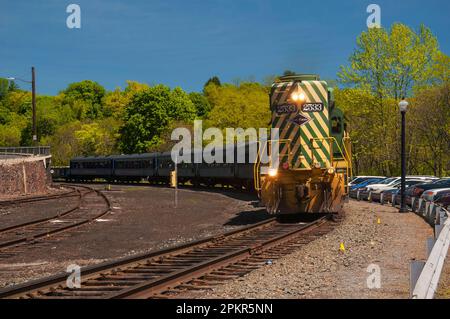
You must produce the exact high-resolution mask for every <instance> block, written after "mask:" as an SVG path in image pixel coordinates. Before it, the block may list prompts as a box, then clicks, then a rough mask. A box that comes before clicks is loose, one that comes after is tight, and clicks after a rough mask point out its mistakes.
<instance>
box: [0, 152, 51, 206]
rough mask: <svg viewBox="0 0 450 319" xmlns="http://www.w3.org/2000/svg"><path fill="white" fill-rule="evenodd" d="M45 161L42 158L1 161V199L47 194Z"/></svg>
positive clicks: (47, 184)
mask: <svg viewBox="0 0 450 319" xmlns="http://www.w3.org/2000/svg"><path fill="white" fill-rule="evenodd" d="M45 161H46V157H40V156H31V157H27V158H17V159H6V160H0V197H9V196H20V195H26V194H36V193H45V192H47V190H48V186H49V185H50V184H49V178H48V174H47V169H46V167H45V165H46V164H45Z"/></svg>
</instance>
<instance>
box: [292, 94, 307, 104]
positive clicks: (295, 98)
mask: <svg viewBox="0 0 450 319" xmlns="http://www.w3.org/2000/svg"><path fill="white" fill-rule="evenodd" d="M305 99H306V97H305V94H304V93H297V92H294V93H292V94H291V100H293V101H294V102H299V101H300V102H303V101H305Z"/></svg>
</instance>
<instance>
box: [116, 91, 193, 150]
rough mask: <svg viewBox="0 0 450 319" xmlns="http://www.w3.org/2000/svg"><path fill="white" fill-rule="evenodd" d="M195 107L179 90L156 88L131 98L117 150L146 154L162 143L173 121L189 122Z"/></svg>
mask: <svg viewBox="0 0 450 319" xmlns="http://www.w3.org/2000/svg"><path fill="white" fill-rule="evenodd" d="M195 115H196V113H195V106H194V104H193V103H192V101H191V100H190V99H189V96H188V95H187V94H186V93H185V92H183V91H182V90H181V89H180V88H176V89H174V90H170V88H168V87H167V86H164V85H157V86H154V87H150V88H148V89H146V90H142V91H140V92H138V93H136V94H135V95H133V97H132V99H131V101H130V103H129V104H128V105H127V107H126V109H125V116H124V121H123V122H124V124H123V126H122V127H121V129H120V135H121V136H120V141H119V148H120V149H121V150H122V152H125V153H142V152H147V151H149V150H151V149H153V148H155V147H157V146H158V145H160V144H161V143H163V140H162V138H161V134H162V133H163V132H164V131H165V130H167V128H168V126H169V124H170V123H171V122H172V121H187V122H189V121H192V120H193V119H194V118H195Z"/></svg>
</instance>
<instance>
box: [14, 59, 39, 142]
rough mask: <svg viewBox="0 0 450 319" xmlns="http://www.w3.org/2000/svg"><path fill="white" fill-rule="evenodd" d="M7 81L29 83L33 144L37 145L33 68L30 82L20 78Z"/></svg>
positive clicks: (34, 76) (32, 68)
mask: <svg viewBox="0 0 450 319" xmlns="http://www.w3.org/2000/svg"><path fill="white" fill-rule="evenodd" d="M7 79H8V80H12V81H14V80H19V81H22V82H25V83H31V106H32V112H33V123H32V124H33V129H32V130H33V144H34V145H36V144H37V125H36V75H35V70H34V66H32V67H31V81H27V80H23V79H20V78H14V77H8V78H7Z"/></svg>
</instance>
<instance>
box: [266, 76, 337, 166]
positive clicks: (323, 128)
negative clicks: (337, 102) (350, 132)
mask: <svg viewBox="0 0 450 319" xmlns="http://www.w3.org/2000/svg"><path fill="white" fill-rule="evenodd" d="M292 84H293V83H292V82H289V83H286V85H284V86H283V85H281V87H282V88H283V89H284V90H283V89H282V90H279V91H278V94H276V96H274V95H275V94H273V95H272V100H271V101H273V103H274V104H273V105H272V110H273V117H272V127H278V128H279V130H280V139H289V140H291V148H290V149H291V152H292V154H293V157H292V163H291V165H292V166H293V167H294V168H298V167H300V168H309V167H310V163H311V162H312V156H314V160H315V161H317V162H319V163H321V164H322V167H324V166H325V167H326V166H329V165H330V147H329V145H328V143H326V142H325V141H323V142H320V141H315V142H314V146H315V147H314V148H312V149H311V147H310V146H309V145H310V144H311V142H310V140H311V139H313V138H326V137H328V136H329V126H328V123H329V120H328V117H329V114H328V113H329V112H328V101H327V98H328V94H327V89H326V83H325V82H322V81H304V82H301V83H300V84H299V83H296V84H295V85H292ZM278 87H280V85H279V84H278ZM296 89H297V90H298V91H299V93H304V94H305V97H306V101H305V102H321V103H323V105H324V110H323V112H302V111H301V110H298V111H297V112H294V113H290V114H281V115H278V114H277V113H276V112H275V107H276V105H279V104H283V103H285V102H286V100H287V98H288V97H289V96H290V95H291V94H292V92H294V90H296ZM274 91H275V90H274ZM280 91H281V92H280ZM283 91H284V92H283ZM297 114H302V115H304V116H306V117H308V118H310V119H311V121H310V122H308V123H306V124H304V125H302V126H298V125H297V124H295V123H292V119H293V118H294V117H295V116H296V115H297ZM288 150H289V148H288V145H286V144H284V145H281V146H280V156H281V157H283V156H286V155H287V154H286V153H287V152H288Z"/></svg>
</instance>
